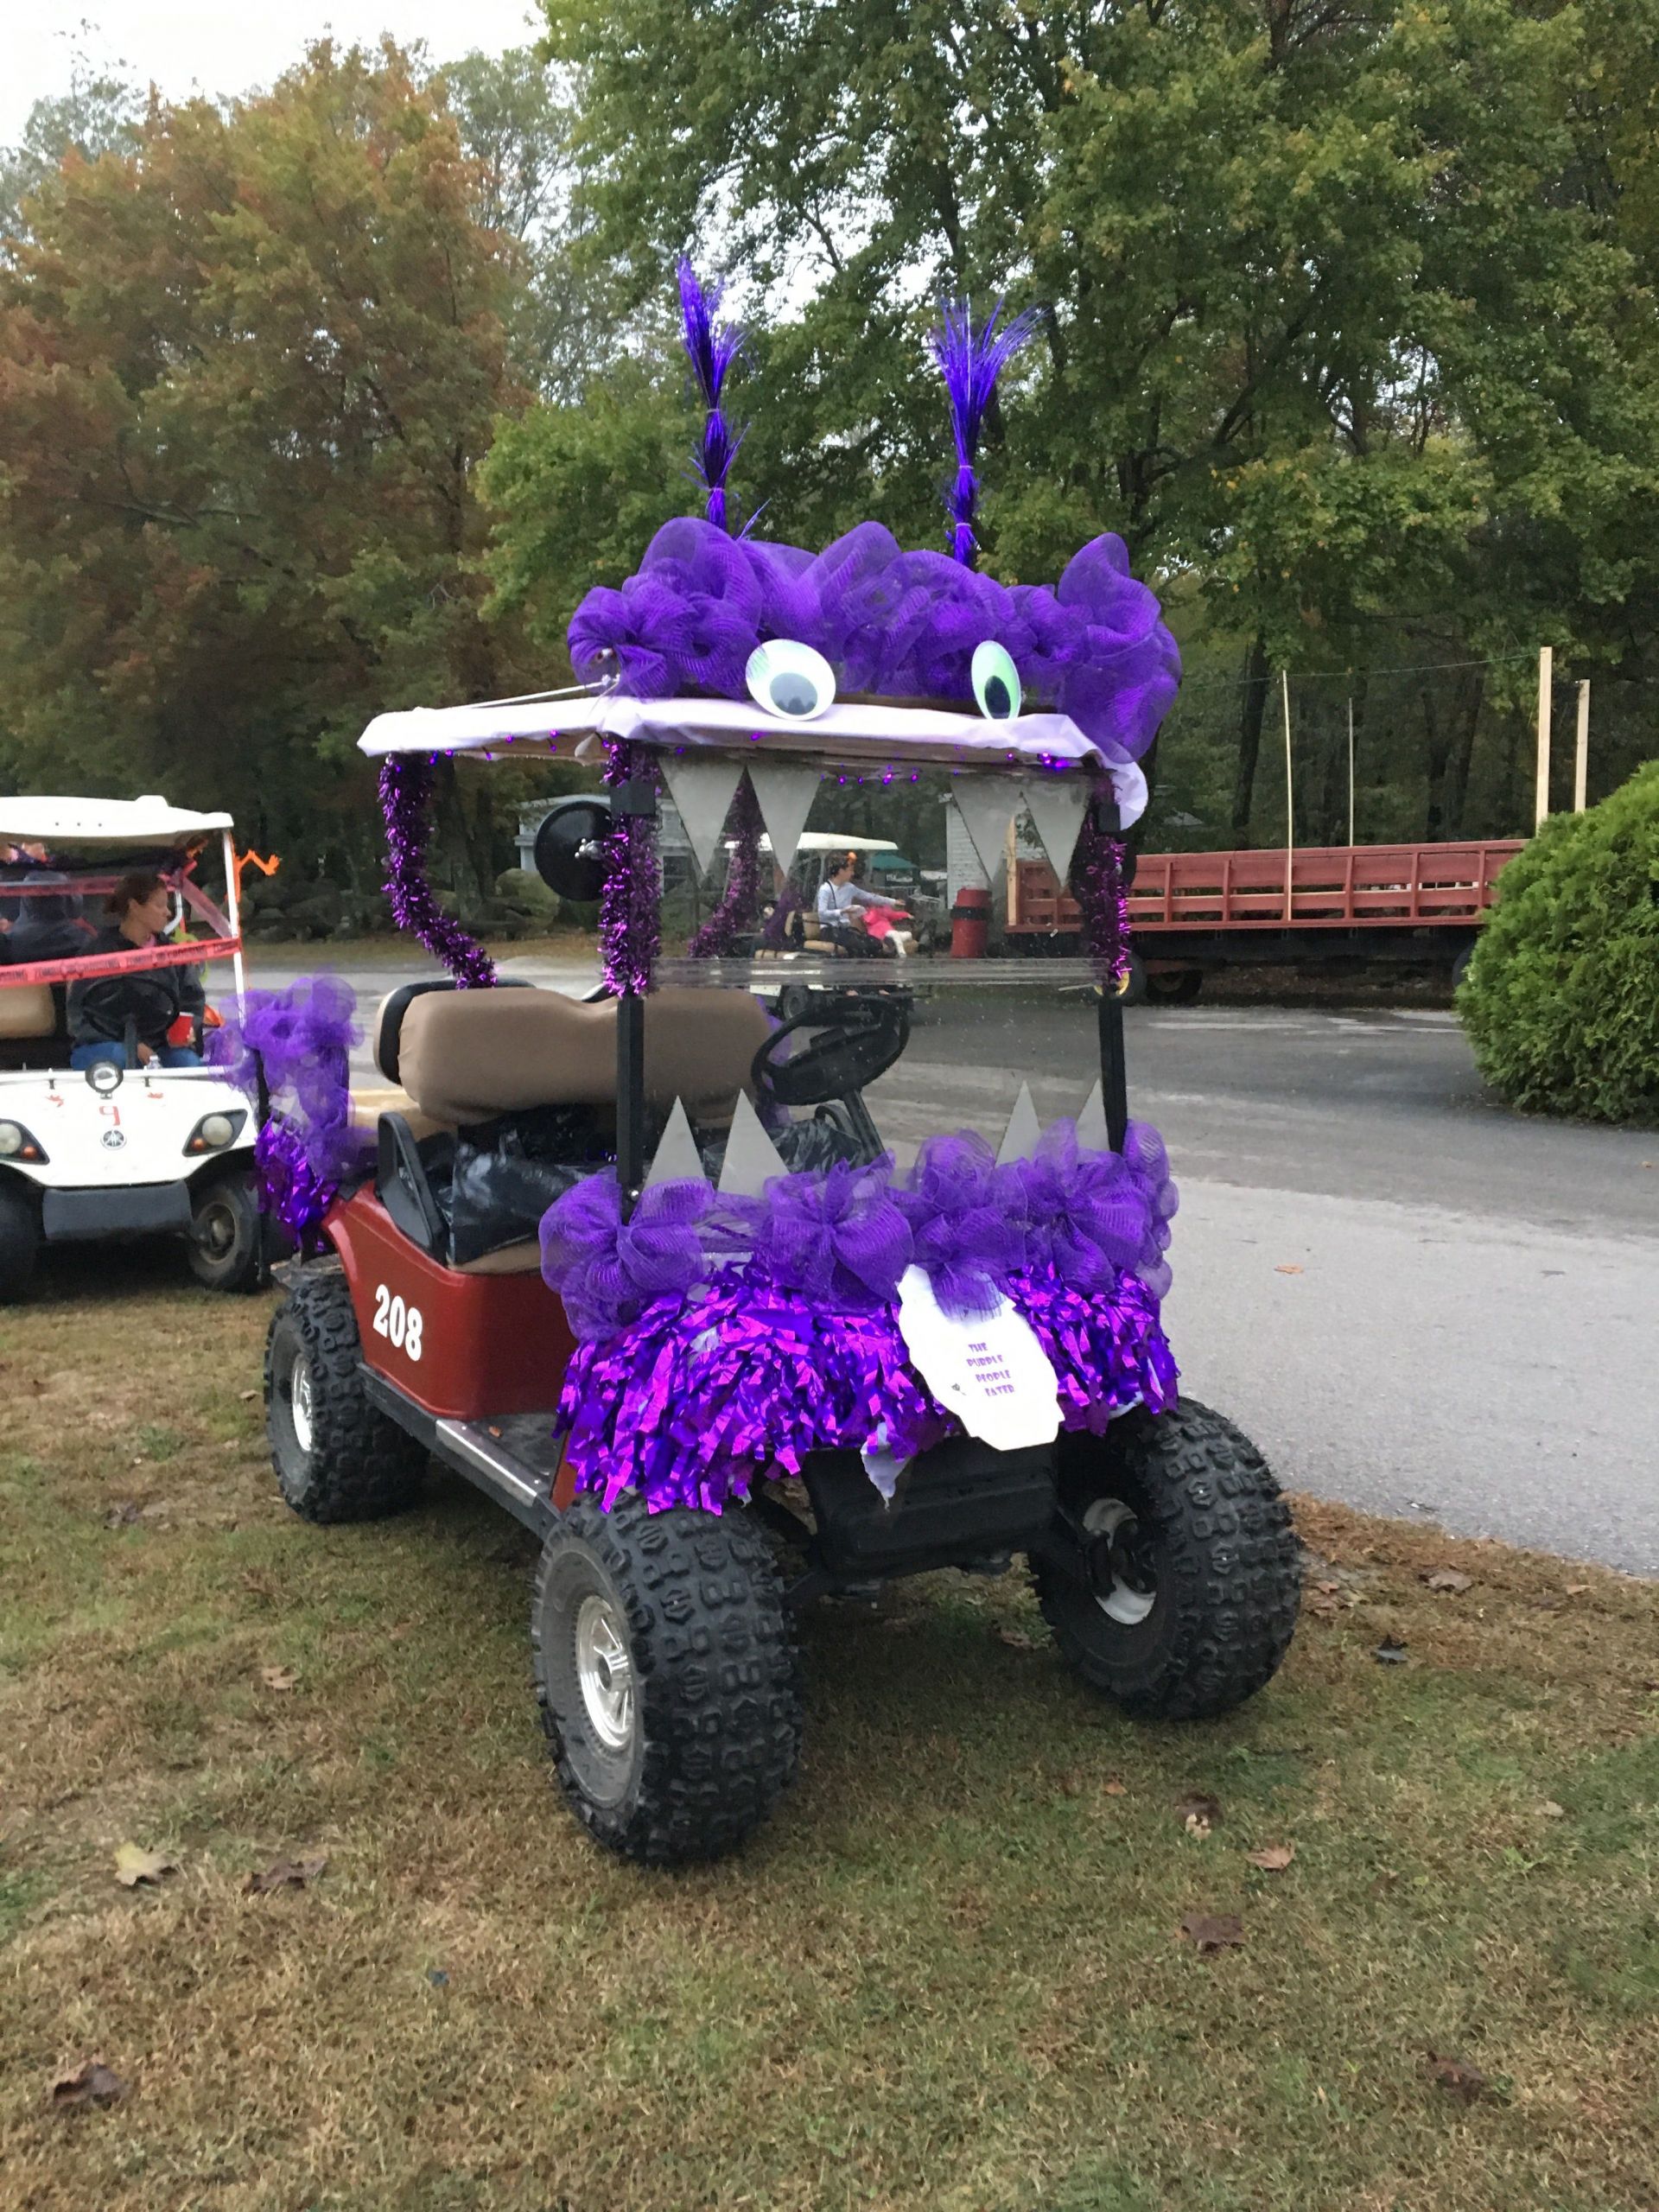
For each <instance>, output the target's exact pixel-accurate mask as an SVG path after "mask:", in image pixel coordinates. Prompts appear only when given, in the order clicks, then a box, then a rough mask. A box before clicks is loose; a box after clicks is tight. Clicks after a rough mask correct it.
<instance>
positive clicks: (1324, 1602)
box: [1302, 1590, 1342, 1621]
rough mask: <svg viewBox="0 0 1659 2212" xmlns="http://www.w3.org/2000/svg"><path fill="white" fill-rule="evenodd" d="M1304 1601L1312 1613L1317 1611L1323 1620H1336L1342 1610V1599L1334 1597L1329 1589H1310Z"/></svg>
mask: <svg viewBox="0 0 1659 2212" xmlns="http://www.w3.org/2000/svg"><path fill="white" fill-rule="evenodd" d="M1302 1602H1303V1604H1304V1605H1306V1607H1307V1610H1308V1611H1309V1612H1310V1613H1316V1614H1317V1615H1318V1616H1319V1619H1320V1620H1322V1621H1333V1620H1335V1618H1337V1615H1338V1613H1339V1612H1340V1611H1342V1600H1341V1599H1339V1598H1333V1597H1332V1595H1331V1593H1330V1592H1329V1591H1327V1590H1313V1591H1310V1592H1308V1594H1307V1596H1306V1598H1305V1599H1303V1601H1302Z"/></svg>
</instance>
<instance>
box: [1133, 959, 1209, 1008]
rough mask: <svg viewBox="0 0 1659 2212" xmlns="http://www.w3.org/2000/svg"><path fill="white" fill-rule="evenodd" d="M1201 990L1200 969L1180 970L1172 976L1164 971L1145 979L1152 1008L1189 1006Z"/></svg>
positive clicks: (1201, 977)
mask: <svg viewBox="0 0 1659 2212" xmlns="http://www.w3.org/2000/svg"><path fill="white" fill-rule="evenodd" d="M1203 988H1204V970H1203V969H1202V968H1182V969H1178V970H1177V971H1176V973H1175V974H1173V975H1171V974H1169V973H1168V972H1167V970H1164V971H1160V973H1159V974H1158V975H1156V976H1147V1000H1148V1001H1149V1002H1150V1003H1151V1004H1152V1005H1154V1006H1191V1005H1192V1001H1193V1000H1194V999H1195V998H1197V996H1198V993H1199V992H1200V991H1201V990H1202V989H1203Z"/></svg>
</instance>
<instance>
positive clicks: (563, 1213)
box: [542, 1175, 715, 1338]
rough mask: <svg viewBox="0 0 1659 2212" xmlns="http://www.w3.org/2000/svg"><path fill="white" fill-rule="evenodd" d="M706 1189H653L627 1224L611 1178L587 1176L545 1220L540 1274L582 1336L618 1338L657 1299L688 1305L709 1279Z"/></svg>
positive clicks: (711, 1198)
mask: <svg viewBox="0 0 1659 2212" xmlns="http://www.w3.org/2000/svg"><path fill="white" fill-rule="evenodd" d="M714 1205H715V1194H714V1192H713V1191H712V1190H710V1188H709V1185H708V1184H706V1183H695V1182H692V1183H652V1184H648V1185H646V1187H645V1189H644V1190H643V1191H642V1192H640V1193H639V1198H638V1200H637V1201H636V1203H635V1205H634V1208H633V1211H632V1214H631V1215H630V1216H629V1217H628V1218H627V1219H626V1221H625V1220H624V1219H623V1218H622V1206H621V1196H620V1192H619V1190H618V1187H617V1182H616V1179H615V1177H614V1176H613V1175H590V1176H587V1177H585V1178H584V1179H582V1181H581V1182H580V1183H577V1184H575V1185H573V1186H572V1188H571V1189H569V1190H568V1191H567V1192H564V1194H563V1197H561V1198H557V1199H556V1200H555V1202H554V1203H553V1205H550V1207H549V1208H548V1210H547V1211H546V1213H545V1214H543V1217H542V1273H543V1275H544V1276H545V1277H546V1278H547V1280H548V1281H549V1282H550V1283H551V1284H553V1286H554V1287H556V1289H557V1291H558V1293H559V1295H560V1297H561V1298H562V1299H563V1300H564V1307H565V1312H566V1313H567V1314H568V1315H569V1319H570V1325H571V1327H572V1328H573V1329H574V1330H575V1332H576V1334H577V1335H578V1336H580V1337H588V1338H601V1337H613V1336H615V1335H616V1334H617V1333H618V1332H619V1331H620V1330H622V1329H625V1328H626V1326H627V1325H628V1324H629V1323H630V1322H632V1321H634V1320H636V1319H638V1318H639V1314H640V1313H641V1312H642V1311H643V1310H644V1308H645V1306H649V1305H652V1304H653V1303H654V1302H655V1301H656V1300H658V1299H663V1298H671V1299H672V1300H674V1301H675V1302H676V1303H677V1304H682V1305H683V1303H684V1301H685V1300H686V1299H687V1298H688V1297H689V1296H690V1294H691V1291H692V1288H693V1287H694V1286H695V1285H696V1284H697V1283H700V1282H701V1281H702V1280H703V1278H704V1277H705V1276H706V1275H707V1274H708V1272H709V1260H708V1255H707V1253H706V1251H705V1249H704V1246H703V1243H702V1237H701V1236H699V1234H698V1230H699V1227H700V1225H701V1224H702V1222H703V1221H704V1220H706V1218H707V1217H708V1216H709V1213H710V1212H711V1211H713V1209H714Z"/></svg>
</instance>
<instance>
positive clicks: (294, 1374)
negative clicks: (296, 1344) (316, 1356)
mask: <svg viewBox="0 0 1659 2212" xmlns="http://www.w3.org/2000/svg"><path fill="white" fill-rule="evenodd" d="M288 1402H289V1411H290V1413H291V1414H292V1415H293V1420H294V1441H295V1442H296V1444H297V1445H298V1446H299V1447H300V1449H301V1451H302V1452H309V1451H310V1449H311V1435H312V1428H311V1365H310V1362H309V1361H308V1359H307V1358H306V1356H305V1354H304V1353H303V1352H300V1353H298V1354H297V1355H296V1357H295V1361H294V1364H293V1366H292V1367H291V1368H290V1369H289V1375H288Z"/></svg>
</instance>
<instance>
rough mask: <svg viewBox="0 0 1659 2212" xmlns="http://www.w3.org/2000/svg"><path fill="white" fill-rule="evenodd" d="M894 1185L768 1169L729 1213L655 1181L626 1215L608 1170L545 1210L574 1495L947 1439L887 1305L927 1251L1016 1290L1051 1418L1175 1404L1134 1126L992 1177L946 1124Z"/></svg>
mask: <svg viewBox="0 0 1659 2212" xmlns="http://www.w3.org/2000/svg"><path fill="white" fill-rule="evenodd" d="M891 1174H892V1163H891V1161H889V1160H880V1161H878V1162H876V1163H875V1164H874V1166H870V1167H850V1166H845V1165H841V1166H836V1167H833V1168H831V1169H830V1170H829V1171H828V1173H823V1174H800V1175H780V1176H779V1177H777V1178H775V1179H774V1180H773V1181H772V1182H771V1183H770V1184H769V1185H767V1187H766V1195H765V1197H764V1198H760V1199H747V1200H739V1201H733V1200H729V1199H721V1198H716V1197H715V1194H714V1193H713V1192H711V1191H710V1190H709V1188H708V1186H707V1185H704V1184H702V1183H696V1182H692V1183H683V1184H666V1185H654V1186H652V1188H649V1189H647V1191H646V1192H645V1193H644V1195H643V1197H642V1198H641V1200H640V1209H641V1211H640V1213H639V1214H636V1216H635V1217H634V1220H633V1221H632V1222H631V1223H629V1224H623V1223H622V1221H621V1217H620V1208H619V1205H618V1203H617V1197H616V1185H615V1182H614V1179H613V1178H610V1177H595V1178H593V1179H591V1180H590V1181H588V1182H586V1183H583V1184H581V1185H577V1186H576V1188H575V1189H574V1190H572V1191H570V1192H567V1193H566V1194H565V1195H564V1196H563V1198H560V1199H558V1200H557V1201H556V1203H555V1205H553V1206H551V1207H550V1209H549V1211H548V1213H547V1215H546V1217H545V1218H544V1220H543V1225H542V1250H543V1273H544V1274H545V1275H546V1277H547V1280H548V1281H549V1282H550V1284H551V1286H552V1287H553V1288H554V1289H555V1290H556V1291H558V1292H559V1293H560V1294H561V1296H562V1297H563V1299H564V1301H565V1305H566V1308H567V1311H568V1313H569V1317H570V1319H571V1323H572V1325H573V1326H574V1327H575V1330H576V1331H577V1333H578V1336H579V1338H580V1339H581V1341H580V1342H579V1343H578V1344H577V1347H576V1351H575V1356H574V1357H573V1358H572V1360H571V1362H570V1365H569V1369H568V1370H567V1371H566V1376H565V1382H564V1387H563V1393H562V1395H561V1397H560V1401H559V1413H558V1419H559V1423H560V1427H561V1428H562V1430H563V1431H564V1432H565V1450H566V1453H567V1456H568V1457H569V1461H570V1464H571V1465H572V1467H573V1469H574V1470H575V1477H576V1486H577V1488H578V1489H579V1490H582V1491H596V1492H598V1493H600V1494H601V1497H602V1498H603V1501H604V1503H606V1504H607V1506H608V1505H610V1504H612V1503H614V1501H615V1499H616V1497H618V1496H619V1495H620V1492H621V1491H623V1490H625V1489H628V1488H633V1489H637V1490H639V1491H640V1492H641V1494H642V1495H643V1496H644V1497H645V1500H646V1502H647V1503H648V1504H649V1505H650V1506H651V1508H652V1510H653V1511H656V1510H661V1509H662V1508H663V1507H665V1506H670V1505H696V1506H701V1507H702V1508H704V1509H706V1510H713V1511H716V1512H717V1511H718V1510H720V1508H721V1506H722V1505H724V1504H726V1503H728V1501H729V1500H730V1499H732V1498H734V1497H747V1495H748V1492H749V1488H750V1485H751V1484H752V1483H753V1481H754V1480H755V1479H756V1478H758V1477H761V1476H774V1475H785V1474H792V1473H796V1472H798V1471H799V1467H800V1463H801V1459H802V1458H803V1456H804V1454H805V1453H806V1452H810V1451H813V1450H816V1449H817V1448H819V1447H821V1446H842V1447H848V1448H851V1449H853V1450H857V1451H862V1450H863V1449H864V1447H865V1446H867V1445H868V1444H869V1443H870V1442H871V1441H872V1440H874V1438H876V1437H877V1436H878V1435H881V1434H883V1433H885V1435H886V1438H887V1442H888V1445H889V1447H890V1448H891V1449H892V1450H893V1452H895V1453H896V1454H897V1455H898V1456H899V1458H901V1459H902V1458H904V1457H906V1456H907V1455H909V1454H911V1453H913V1452H919V1451H924V1450H925V1449H927V1447H928V1446H930V1445H931V1444H933V1443H936V1442H937V1441H938V1440H939V1439H940V1438H941V1437H943V1436H945V1435H947V1434H949V1433H951V1431H952V1430H953V1428H954V1427H955V1426H956V1424H955V1422H954V1421H952V1419H951V1417H950V1415H949V1414H947V1413H946V1412H945V1410H944V1408H943V1407H941V1406H939V1405H938V1403H937V1402H935V1401H934V1400H933V1399H932V1398H931V1396H930V1395H929V1393H928V1391H927V1389H926V1387H925V1384H924V1383H922V1381H921V1378H920V1377H919V1376H918V1375H917V1374H916V1372H915V1370H913V1369H912V1367H911V1365H910V1363H909V1358H908V1355H907V1354H906V1350H905V1345H904V1340H903V1338H901V1337H900V1335H899V1329H898V1321H897V1314H896V1311H895V1307H894V1303H893V1300H894V1296H895V1294H896V1291H897V1287H898V1282H899V1276H900V1275H901V1274H902V1273H903V1271H904V1268H906V1266H907V1265H908V1264H909V1263H910V1261H911V1259H912V1256H913V1257H914V1258H916V1259H918V1260H921V1259H922V1257H923V1253H924V1249H929V1250H931V1251H933V1252H935V1253H936V1254H938V1255H942V1256H941V1259H940V1263H939V1264H940V1268H941V1269H942V1270H943V1274H944V1279H945V1280H948V1281H951V1282H953V1283H954V1284H955V1285H956V1287H957V1289H958V1290H959V1291H960V1292H961V1293H963V1294H964V1295H967V1296H969V1297H971V1298H972V1299H973V1300H975V1301H976V1305H977V1302H978V1301H980V1300H984V1299H986V1298H987V1297H988V1294H991V1293H994V1292H995V1291H999V1290H1000V1291H1003V1292H1006V1293H1007V1295H1008V1296H1009V1297H1011V1298H1012V1299H1013V1300H1014V1304H1015V1305H1016V1306H1017V1307H1018V1308H1019V1310H1020V1312H1021V1313H1023V1314H1024V1315H1025V1316H1026V1318H1027V1320H1029V1321H1030V1323H1031V1325H1032V1327H1033V1329H1034V1330H1035V1331H1036V1332H1037V1335H1038V1338H1039V1341H1040V1342H1041V1344H1042V1346H1043V1349H1044V1351H1046V1353H1047V1354H1048V1357H1049V1359H1050V1361H1051V1362H1052V1365H1053V1367H1054V1370H1055V1374H1056V1376H1057V1378H1058V1386H1059V1395H1060V1406H1061V1412H1062V1416H1063V1418H1064V1421H1065V1426H1066V1427H1068V1428H1088V1429H1093V1430H1096V1431H1099V1430H1102V1429H1103V1428H1104V1427H1105V1425H1106V1423H1107V1421H1109V1419H1110V1418H1111V1417H1112V1415H1113V1414H1116V1413H1120V1412H1122V1411H1123V1410H1125V1409H1126V1408H1128V1407H1129V1406H1131V1405H1134V1404H1136V1403H1138V1402H1144V1403H1146V1404H1147V1405H1148V1406H1150V1407H1151V1408H1153V1410H1154V1412H1159V1411H1161V1410H1162V1409H1163V1408H1165V1407H1166V1406H1167V1405H1169V1404H1171V1403H1172V1402H1173V1398H1174V1394H1175V1387H1176V1381H1177V1370H1176V1367H1175V1363H1174V1361H1173V1358H1172V1357H1171V1356H1170V1351H1169V1346H1168V1344H1167V1343H1166V1340H1165V1338H1164V1334H1163V1331H1162V1328H1161V1326H1160V1321H1159V1317H1158V1300H1159V1297H1160V1292H1159V1291H1158V1290H1157V1288H1156V1287H1155V1286H1154V1285H1153V1284H1151V1283H1149V1282H1148V1281H1147V1275H1148V1274H1149V1273H1150V1272H1154V1271H1155V1269H1156V1268H1159V1267H1163V1266H1164V1262H1163V1261H1162V1257H1161V1255H1162V1252H1163V1249H1164V1248H1165V1246H1166V1245H1167V1243H1168V1229H1167V1220H1168V1216H1169V1214H1170V1213H1172V1212H1173V1211H1174V1192H1173V1186H1172V1185H1170V1184H1169V1183H1168V1179H1167V1162H1166V1158H1165V1155H1164V1152H1163V1147H1162V1145H1161V1143H1160V1141H1159V1139H1158V1136H1157V1134H1156V1132H1155V1131H1154V1130H1152V1129H1149V1128H1147V1126H1146V1125H1145V1124H1144V1123H1141V1122H1136V1123H1133V1124H1131V1135H1130V1137H1129V1139H1128V1140H1127V1141H1126V1144H1125V1149H1124V1155H1123V1157H1122V1159H1121V1160H1120V1159H1118V1158H1116V1156H1115V1155H1113V1154H1102V1153H1090V1152H1085V1151H1083V1150H1081V1149H1080V1148H1079V1147H1078V1146H1077V1135H1076V1130H1075V1128H1073V1127H1072V1126H1071V1124H1069V1123H1059V1124H1057V1125H1056V1127H1055V1128H1054V1129H1053V1130H1052V1131H1050V1132H1049V1134H1048V1136H1047V1137H1046V1139H1045V1142H1044V1147H1043V1149H1042V1150H1041V1152H1040V1153H1039V1158H1038V1159H1037V1160H1034V1161H1015V1162H1013V1163H1011V1164H1010V1165H1009V1166H1005V1167H998V1166H995V1162H994V1161H993V1160H992V1158H991V1154H990V1147H988V1145H986V1144H985V1143H984V1142H983V1141H982V1139H979V1138H977V1137H973V1136H970V1135H966V1134H963V1135H959V1136H957V1137H954V1138H942V1139H935V1140H934V1141H933V1142H932V1144H931V1146H930V1147H926V1148H925V1154H924V1156H923V1157H921V1158H918V1162H917V1166H916V1169H915V1170H914V1171H913V1172H912V1176H911V1177H910V1179H908V1181H907V1183H906V1184H904V1185H899V1186H898V1187H896V1188H895V1187H893V1185H892V1181H891ZM1068 1192H1070V1193H1071V1198H1070V1202H1069V1205H1068V1200H1067V1193H1068ZM1126 1192H1127V1195H1128V1201H1129V1203H1126ZM647 1208H649V1214H648V1216H647V1213H646V1210H647ZM1165 1274H1167V1270H1165ZM933 1281H934V1284H935V1290H936V1294H938V1295H940V1296H941V1298H943V1297H944V1291H943V1290H942V1289H941V1287H940V1285H941V1281H942V1274H941V1273H940V1272H936V1273H935V1274H934V1276H933ZM653 1292H655V1293H656V1294H654V1295H652V1293H653ZM979 1310H982V1307H980V1308H979Z"/></svg>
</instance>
